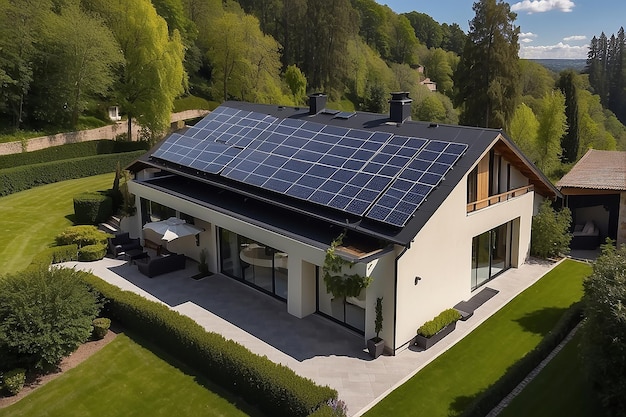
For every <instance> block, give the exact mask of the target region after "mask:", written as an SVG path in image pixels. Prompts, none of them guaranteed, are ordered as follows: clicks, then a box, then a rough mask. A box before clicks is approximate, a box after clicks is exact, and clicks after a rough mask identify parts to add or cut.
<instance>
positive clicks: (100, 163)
mask: <svg viewBox="0 0 626 417" xmlns="http://www.w3.org/2000/svg"><path fill="white" fill-rule="evenodd" d="M131 143H132V142H131ZM144 153H145V152H144V151H136V152H126V153H119V154H110V155H98V156H90V157H84V158H75V159H67V160H63V161H55V162H49V163H43V164H36V165H27V166H20V167H16V168H8V169H2V170H0V196H5V195H9V194H13V193H17V192H19V191H24V190H28V189H30V188H33V187H36V186H38V185H43V184H51V183H54V182H59V181H65V180H70V179H74V178H84V177H90V176H93V175H99V174H105V173H108V172H114V171H115V167H116V166H117V163H118V162H119V163H120V165H121V166H126V165H128V164H130V163H131V162H133V161H134V160H135V159H137V158H139V157H140V156H141V155H143V154H144Z"/></svg>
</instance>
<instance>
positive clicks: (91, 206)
mask: <svg viewBox="0 0 626 417" xmlns="http://www.w3.org/2000/svg"><path fill="white" fill-rule="evenodd" d="M111 214H113V199H112V198H111V197H109V196H107V195H103V194H101V193H82V194H79V195H77V196H75V197H74V216H75V217H74V222H75V223H76V224H98V223H102V222H104V221H106V220H107V219H108V218H109V217H110V216H111Z"/></svg>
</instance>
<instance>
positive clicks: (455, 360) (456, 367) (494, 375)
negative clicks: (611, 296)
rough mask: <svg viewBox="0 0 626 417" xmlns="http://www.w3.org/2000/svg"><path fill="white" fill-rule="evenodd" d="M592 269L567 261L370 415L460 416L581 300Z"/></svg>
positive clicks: (443, 355)
mask: <svg viewBox="0 0 626 417" xmlns="http://www.w3.org/2000/svg"><path fill="white" fill-rule="evenodd" d="M590 273H591V267H590V266H589V265H587V264H584V263H580V262H576V261H572V260H566V261H564V262H562V263H561V264H559V265H558V266H557V267H555V268H554V269H552V270H551V271H550V272H548V273H547V274H546V275H545V276H544V277H543V278H541V279H540V280H539V281H538V282H537V283H535V284H534V285H532V286H531V287H529V288H528V289H526V290H525V291H524V292H522V293H521V294H520V295H518V296H517V297H516V298H514V299H513V300H512V301H511V302H510V303H508V304H507V305H506V306H504V307H503V308H502V309H501V310H500V311H498V312H497V313H496V314H494V315H493V316H492V317H490V318H489V319H488V320H486V321H485V322H484V323H483V324H482V325H480V326H479V327H478V328H477V329H476V330H474V331H473V332H472V333H470V334H469V335H468V336H466V337H465V338H464V339H463V340H461V341H460V342H458V343H457V344H456V345H454V346H453V347H452V348H450V349H449V350H448V351H446V352H445V353H443V354H442V355H441V356H440V357H439V358H437V359H436V360H434V361H433V362H431V363H430V364H429V365H428V366H426V367H425V368H424V369H422V370H421V371H420V372H418V373H417V374H416V375H415V376H413V377H412V378H411V379H409V380H408V381H407V382H406V383H405V384H403V385H402V386H400V387H398V388H397V389H396V390H394V391H393V392H391V393H390V394H389V395H388V396H387V397H385V398H384V399H383V400H382V401H381V402H379V403H378V404H377V405H376V406H374V407H373V408H372V409H371V410H370V411H368V412H367V413H366V415H367V416H390V415H398V416H399V415H402V416H411V415H425V416H429V417H436V416H442V417H448V416H454V415H458V414H460V413H461V412H462V411H463V410H464V409H465V407H467V406H468V405H469V404H470V403H471V401H473V400H474V399H475V398H476V397H477V395H478V394H480V393H481V392H482V391H484V390H485V389H486V388H487V387H489V386H490V385H491V384H493V383H494V382H495V381H497V380H498V379H499V378H500V377H502V375H504V373H505V371H506V370H507V368H509V367H510V366H511V365H513V364H514V363H515V362H516V361H518V360H519V359H521V358H522V357H523V356H524V355H525V354H526V353H528V352H529V351H530V350H532V349H533V348H534V347H536V346H537V344H539V342H540V341H541V339H542V338H543V337H544V336H545V335H546V334H547V333H548V332H549V331H550V330H551V329H552V328H553V327H554V325H555V324H556V323H557V321H558V320H559V318H560V317H561V315H562V314H563V313H564V312H565V310H566V309H567V308H568V307H569V306H570V305H571V304H572V303H574V302H576V301H578V300H580V299H581V297H582V294H583V289H582V281H583V278H584V277H585V276H587V275H589V274H590Z"/></svg>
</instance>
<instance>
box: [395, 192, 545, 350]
mask: <svg viewBox="0 0 626 417" xmlns="http://www.w3.org/2000/svg"><path fill="white" fill-rule="evenodd" d="M466 199H467V185H466V181H461V182H460V183H459V184H458V185H457V186H456V187H455V188H454V189H453V191H452V192H451V193H450V195H449V196H448V198H447V199H446V200H445V201H444V202H443V203H442V204H441V206H440V207H439V209H438V210H437V212H436V213H435V214H434V215H433V216H432V217H431V219H430V220H429V221H428V222H427V223H426V224H425V225H424V227H423V228H422V230H421V231H420V232H419V234H418V235H417V236H416V237H415V239H414V240H413V242H412V243H411V247H410V249H409V250H408V251H407V252H406V253H405V254H404V255H403V256H402V257H401V258H400V260H399V264H398V267H399V272H398V288H397V314H396V316H397V321H396V332H397V334H396V346H395V348H396V349H399V348H402V347H405V346H406V345H407V343H409V342H410V341H411V340H412V339H413V338H414V337H415V332H416V330H417V328H418V327H419V326H421V325H422V324H423V323H424V322H426V321H428V320H430V319H432V318H433V317H434V316H436V315H437V314H439V313H440V312H441V311H443V310H444V309H446V308H450V307H453V306H454V305H455V304H457V303H458V302H460V301H463V300H467V299H469V298H470V297H471V295H472V294H471V269H472V266H471V257H472V238H473V237H474V236H477V235H479V234H481V233H484V232H486V231H488V230H491V229H493V228H495V227H497V226H500V225H502V224H504V223H507V222H509V221H511V220H515V219H518V218H519V227H518V225H517V224H516V225H514V227H513V229H514V233H513V249H514V251H515V252H516V253H514V255H513V256H512V259H511V264H512V266H513V267H516V266H518V265H519V264H521V263H523V262H524V260H525V259H526V258H527V256H528V254H529V248H530V225H531V221H532V220H531V219H532V213H533V199H534V193H527V194H524V195H522V196H519V197H516V198H513V199H511V200H509V201H507V202H503V203H500V204H496V205H493V206H490V207H487V208H484V209H481V210H478V211H475V212H473V213H469V214H468V213H467V211H466V203H467V201H466ZM415 277H420V278H421V279H420V280H419V281H418V283H417V284H415Z"/></svg>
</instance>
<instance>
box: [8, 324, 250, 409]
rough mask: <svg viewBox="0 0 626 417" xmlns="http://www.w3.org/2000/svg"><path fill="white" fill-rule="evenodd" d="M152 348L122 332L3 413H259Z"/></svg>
mask: <svg viewBox="0 0 626 417" xmlns="http://www.w3.org/2000/svg"><path fill="white" fill-rule="evenodd" d="M153 351H155V352H158V349H156V348H155V347H154V346H148V347H146V346H144V345H143V344H142V342H140V343H138V342H137V341H135V340H133V339H131V338H130V337H128V336H127V335H125V334H119V335H118V336H117V337H116V338H115V340H113V341H112V342H111V343H109V344H108V345H107V346H105V347H104V348H102V350H101V351H99V352H97V353H96V354H94V355H93V356H92V357H90V358H89V359H87V360H86V361H85V362H83V363H82V364H81V365H79V366H78V367H76V368H74V369H71V370H69V371H68V372H66V373H65V374H63V375H62V376H60V377H59V378H57V379H55V380H53V381H51V382H49V383H48V384H46V385H45V386H43V387H41V388H39V389H37V390H35V391H34V392H32V393H31V394H29V395H28V396H27V397H25V398H23V399H22V400H20V401H19V402H17V403H15V404H13V405H11V406H9V407H7V408H4V409H0V417H8V416H11V417H20V416H24V417H26V416H28V417H32V416H46V417H57V416H58V417H68V416H81V417H91V416H93V417H100V416H109V417H116V416H119V417H127V416H138V417H139V416H142V417H143V416H151V417H158V416H163V417H166V416H167V417H169V416H234V417H237V416H248V415H253V416H260V414H259V413H258V412H255V411H253V410H251V409H250V408H249V407H248V406H246V405H245V404H241V403H240V404H235V403H234V401H233V402H230V401H228V400H227V399H225V398H228V397H227V395H225V394H224V393H223V392H219V389H218V388H216V387H215V386H213V385H212V384H210V383H209V382H208V381H207V380H206V379H204V378H202V377H200V376H198V375H195V374H194V373H193V372H192V371H190V370H189V369H186V368H184V367H181V366H179V365H175V364H173V363H175V362H174V361H171V360H170V358H168V357H167V356H164V355H160V356H159V355H157V354H155V353H153ZM216 392H219V395H218V394H217V393H216ZM244 410H245V411H244Z"/></svg>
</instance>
